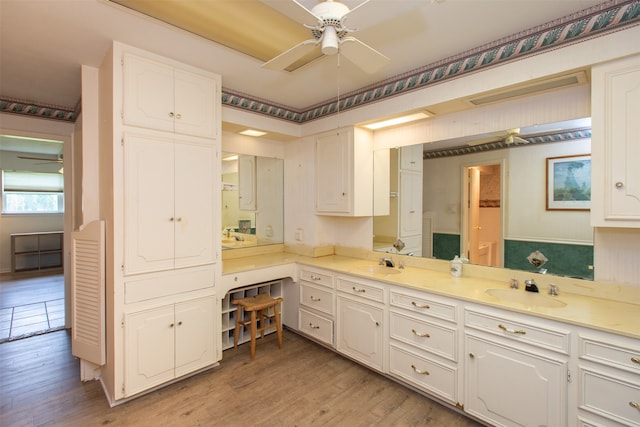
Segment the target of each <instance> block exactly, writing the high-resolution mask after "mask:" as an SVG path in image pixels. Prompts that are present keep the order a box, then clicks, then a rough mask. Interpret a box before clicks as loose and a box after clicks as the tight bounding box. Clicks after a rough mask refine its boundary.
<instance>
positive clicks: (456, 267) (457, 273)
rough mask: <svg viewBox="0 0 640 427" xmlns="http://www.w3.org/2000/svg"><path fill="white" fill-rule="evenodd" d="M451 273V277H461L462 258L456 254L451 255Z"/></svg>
mask: <svg viewBox="0 0 640 427" xmlns="http://www.w3.org/2000/svg"><path fill="white" fill-rule="evenodd" d="M451 275H452V276H453V277H462V260H461V259H460V257H459V256H458V255H456V256H455V257H453V260H452V261H451Z"/></svg>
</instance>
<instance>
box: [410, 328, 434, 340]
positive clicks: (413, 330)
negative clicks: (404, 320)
mask: <svg viewBox="0 0 640 427" xmlns="http://www.w3.org/2000/svg"><path fill="white" fill-rule="evenodd" d="M411 332H413V335H415V336H417V337H420V338H430V337H431V336H430V335H429V334H428V333H426V332H424V333H422V332H416V330H415V329H412V330H411Z"/></svg>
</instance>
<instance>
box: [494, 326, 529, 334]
mask: <svg viewBox="0 0 640 427" xmlns="http://www.w3.org/2000/svg"><path fill="white" fill-rule="evenodd" d="M498 328H500V329H502V330H503V331H505V332H509V333H510V334H515V335H525V334H526V332H525V331H523V330H522V329H509V328H507V327H506V326H504V325H498Z"/></svg>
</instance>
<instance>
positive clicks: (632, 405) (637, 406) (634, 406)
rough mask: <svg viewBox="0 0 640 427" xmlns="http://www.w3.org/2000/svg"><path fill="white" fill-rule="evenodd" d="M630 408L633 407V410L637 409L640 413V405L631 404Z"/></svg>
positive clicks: (636, 403)
mask: <svg viewBox="0 0 640 427" xmlns="http://www.w3.org/2000/svg"><path fill="white" fill-rule="evenodd" d="M629 406H631V407H632V408H636V409H637V410H638V411H640V403H638V402H629Z"/></svg>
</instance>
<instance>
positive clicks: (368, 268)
mask: <svg viewBox="0 0 640 427" xmlns="http://www.w3.org/2000/svg"><path fill="white" fill-rule="evenodd" d="M356 271H358V272H360V273H370V274H379V275H381V276H386V275H387V274H400V270H398V269H397V268H392V267H386V266H384V265H364V266H362V267H358V268H357V269H356Z"/></svg>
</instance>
